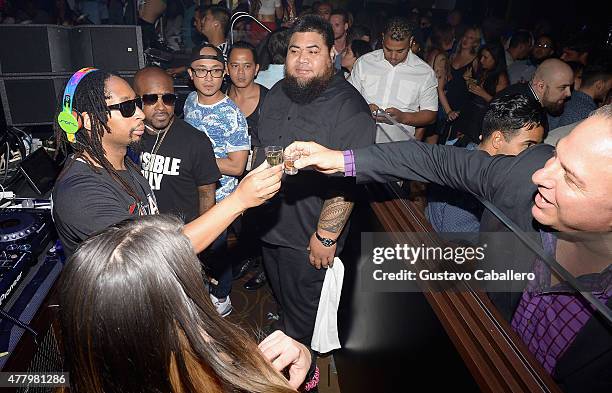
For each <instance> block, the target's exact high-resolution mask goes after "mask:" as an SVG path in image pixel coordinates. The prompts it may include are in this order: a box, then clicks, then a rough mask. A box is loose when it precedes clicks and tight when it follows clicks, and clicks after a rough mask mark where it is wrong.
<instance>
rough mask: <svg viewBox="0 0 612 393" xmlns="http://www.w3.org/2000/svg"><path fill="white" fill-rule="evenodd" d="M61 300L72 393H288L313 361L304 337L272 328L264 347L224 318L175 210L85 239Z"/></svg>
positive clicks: (64, 283)
mask: <svg viewBox="0 0 612 393" xmlns="http://www.w3.org/2000/svg"><path fill="white" fill-rule="evenodd" d="M59 301H60V307H61V309H60V310H61V311H60V321H61V334H62V343H63V347H64V353H65V355H66V362H67V371H69V372H70V382H71V387H70V392H77V393H79V392H87V393H103V392H104V393H111V392H139V393H141V392H230V391H231V392H261V393H264V392H266V393H267V392H278V393H281V392H282V393H286V392H292V391H294V389H297V388H298V387H299V386H300V385H301V384H302V382H303V381H304V379H305V376H306V374H307V372H308V371H309V368H310V363H311V356H310V352H309V351H308V349H307V348H306V347H305V346H303V345H302V344H299V343H297V342H295V341H294V340H292V339H290V338H289V337H287V336H285V335H283V334H282V333H280V332H275V333H273V334H272V335H271V336H269V337H268V338H267V339H266V340H264V342H262V343H261V344H260V346H259V348H258V347H257V346H256V344H255V343H254V342H253V341H252V340H251V339H250V338H249V337H248V336H247V334H246V333H245V332H244V331H243V330H242V329H240V328H239V327H237V326H235V325H232V324H231V323H230V322H228V321H227V320H225V319H223V318H221V317H219V315H218V314H217V312H216V311H215V309H214V308H213V305H212V304H211V302H210V299H209V297H208V292H207V291H206V290H205V288H204V284H203V280H202V272H201V268H200V262H199V260H198V257H197V256H196V254H195V252H194V251H193V246H192V245H191V242H190V240H189V238H187V237H186V236H185V235H184V234H183V224H182V222H181V221H180V220H178V219H177V218H174V217H169V216H159V215H158V216H147V217H141V218H139V219H137V220H128V221H123V222H122V223H119V224H117V225H115V226H112V227H110V228H108V229H107V230H105V231H103V232H102V233H100V234H99V235H96V236H94V237H92V238H90V239H88V240H87V241H85V242H84V243H83V244H82V245H81V246H80V247H79V249H78V250H77V252H76V253H75V254H74V255H73V257H72V258H71V259H70V260H69V261H68V263H67V264H66V267H65V269H64V272H63V275H62V279H61V285H60V294H59ZM287 366H288V367H287ZM283 369H286V371H287V375H288V376H289V380H287V379H286V378H285V377H284V376H283V375H282V374H281V373H280V372H279V370H283Z"/></svg>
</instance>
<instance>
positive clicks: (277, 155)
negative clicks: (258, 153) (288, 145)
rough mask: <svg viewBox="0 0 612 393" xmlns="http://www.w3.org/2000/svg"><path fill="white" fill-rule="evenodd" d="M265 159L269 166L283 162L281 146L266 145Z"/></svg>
mask: <svg viewBox="0 0 612 393" xmlns="http://www.w3.org/2000/svg"><path fill="white" fill-rule="evenodd" d="M264 151H265V153H266V161H268V164H269V165H270V166H276V165H279V164H282V162H283V148H282V147H281V146H266V147H265V149H264Z"/></svg>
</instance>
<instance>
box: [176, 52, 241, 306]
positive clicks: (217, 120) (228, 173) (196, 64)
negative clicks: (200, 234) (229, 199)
mask: <svg viewBox="0 0 612 393" xmlns="http://www.w3.org/2000/svg"><path fill="white" fill-rule="evenodd" d="M187 72H188V73H189V76H190V77H191V79H192V80H193V84H194V85H195V87H196V91H194V92H192V93H191V94H189V96H188V97H187V100H186V101H185V108H184V113H185V121H187V122H188V123H189V124H191V125H192V126H194V127H195V128H197V129H198V130H200V131H203V132H205V133H206V135H208V137H209V138H210V141H211V142H212V145H213V149H214V152H215V157H216V160H217V165H218V166H219V170H220V171H221V174H222V176H221V180H220V185H219V186H218V187H217V190H216V193H215V199H216V202H219V201H221V200H222V199H223V198H225V197H226V196H228V195H229V194H230V193H232V192H233V191H234V190H235V189H236V187H237V186H238V177H239V176H240V175H242V173H243V172H244V168H245V166H246V162H247V158H248V155H249V149H250V147H251V140H250V137H249V133H248V127H247V122H246V119H245V118H244V115H243V114H242V113H241V112H240V109H239V108H238V107H237V106H236V104H234V102H232V100H230V99H229V98H228V97H227V96H226V95H225V94H224V93H223V92H222V91H221V84H222V83H223V77H224V76H225V60H224V57H223V53H221V51H220V50H219V49H218V48H217V47H215V46H214V45H211V44H205V45H203V46H202V48H201V49H200V50H199V52H196V54H195V56H194V57H193V58H192V61H191V64H190V67H189V68H188V70H187ZM226 239H227V232H225V233H224V234H222V235H221V236H220V237H219V238H218V239H217V240H216V241H215V243H213V245H212V246H211V251H212V252H213V254H214V255H213V256H212V258H210V259H209V260H207V262H208V265H209V267H210V269H211V275H212V279H211V286H210V288H211V292H210V297H211V300H212V302H213V304H214V305H215V307H216V308H217V311H218V312H219V314H221V315H222V316H226V315H228V314H229V313H230V312H231V311H232V304H231V301H230V299H229V293H230V291H231V285H232V268H231V264H230V263H229V262H228V260H227V258H224V257H223V254H224V252H225V248H226Z"/></svg>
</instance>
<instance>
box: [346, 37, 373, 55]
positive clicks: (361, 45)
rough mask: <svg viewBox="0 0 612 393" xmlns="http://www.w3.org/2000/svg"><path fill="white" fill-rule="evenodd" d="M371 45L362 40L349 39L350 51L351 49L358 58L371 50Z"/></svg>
mask: <svg viewBox="0 0 612 393" xmlns="http://www.w3.org/2000/svg"><path fill="white" fill-rule="evenodd" d="M372 50H373V49H372V47H371V46H370V44H369V43H368V42H365V41H363V40H353V41H351V51H353V55H355V58H356V59H358V58H360V57H361V56H363V55H365V54H366V53H370V52H372Z"/></svg>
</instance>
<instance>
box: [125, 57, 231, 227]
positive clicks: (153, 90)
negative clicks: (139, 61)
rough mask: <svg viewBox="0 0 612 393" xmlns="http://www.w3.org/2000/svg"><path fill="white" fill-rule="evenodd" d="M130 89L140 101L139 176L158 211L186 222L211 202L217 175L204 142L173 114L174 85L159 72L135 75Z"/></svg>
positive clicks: (207, 141) (150, 70) (149, 70)
mask: <svg viewBox="0 0 612 393" xmlns="http://www.w3.org/2000/svg"><path fill="white" fill-rule="evenodd" d="M134 90H135V91H136V94H138V95H140V96H141V97H142V101H143V108H142V110H143V112H144V114H145V127H146V132H145V134H144V135H143V136H142V144H141V146H140V150H141V151H140V167H141V170H142V174H143V176H144V177H145V178H147V180H149V185H150V186H151V189H152V190H153V192H154V193H155V198H156V199H157V206H158V207H159V211H160V212H161V213H171V214H176V215H179V216H181V217H182V218H183V219H184V220H185V222H190V221H192V220H193V219H195V218H196V217H198V216H199V215H201V214H204V213H205V212H206V211H207V210H208V209H210V207H211V206H213V205H214V204H215V189H216V182H217V180H219V178H220V177H221V173H220V172H219V167H218V166H217V162H216V161H215V154H214V152H213V148H212V144H211V143H210V139H208V136H206V134H204V133H202V132H200V131H198V130H197V129H195V128H194V127H192V126H191V125H190V124H188V123H186V122H185V121H183V120H182V119H179V118H177V117H176V116H174V103H175V102H176V95H175V94H174V84H173V82H172V78H171V77H170V76H169V75H168V74H167V73H166V72H164V70H162V69H161V68H157V67H147V68H143V69H142V70H140V71H138V72H137V73H136V75H135V76H134Z"/></svg>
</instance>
